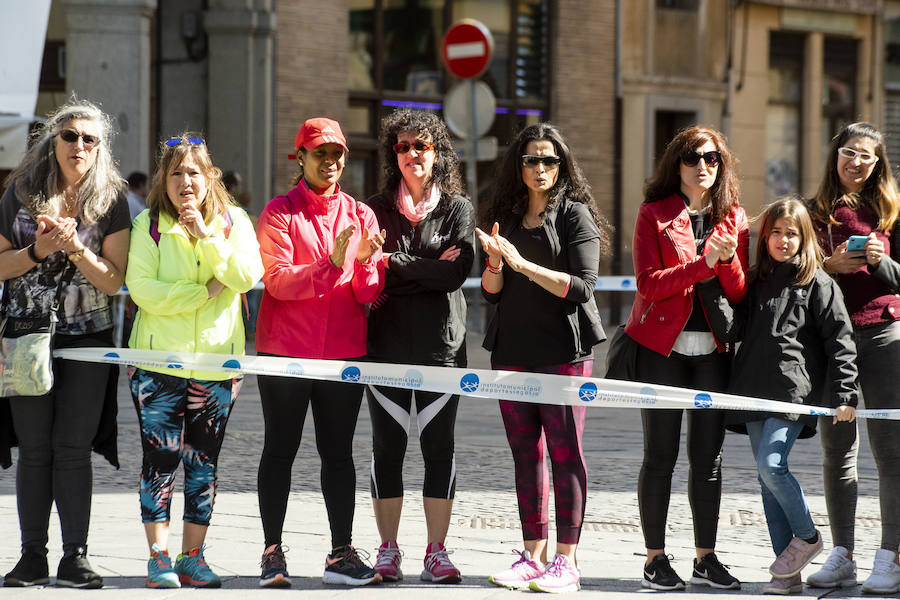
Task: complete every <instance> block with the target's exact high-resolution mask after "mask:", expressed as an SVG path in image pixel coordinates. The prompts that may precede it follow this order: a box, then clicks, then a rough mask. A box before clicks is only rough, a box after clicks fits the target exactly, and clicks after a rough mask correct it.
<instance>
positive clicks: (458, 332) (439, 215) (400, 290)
mask: <svg viewBox="0 0 900 600" xmlns="http://www.w3.org/2000/svg"><path fill="white" fill-rule="evenodd" d="M366 204H368V205H369V206H370V207H371V208H372V210H373V211H374V212H375V216H376V217H377V219H378V223H379V225H380V226H381V227H382V228H384V229H385V230H386V232H387V235H386V236H385V243H384V246H383V247H382V251H383V252H385V253H390V255H391V257H390V266H389V268H388V269H386V270H385V272H384V274H385V282H384V293H383V294H382V297H381V298H379V300H378V301H377V302H375V304H374V305H373V306H372V308H371V309H370V311H369V331H368V342H367V345H368V356H369V358H370V359H372V360H376V361H379V362H397V363H410V364H420V365H439V366H453V367H464V366H466V299H465V297H464V296H463V291H462V289H461V288H462V284H463V283H464V282H465V280H466V277H467V276H468V274H469V271H471V270H472V263H473V261H474V260H475V248H474V231H475V210H474V209H473V208H472V204H471V203H470V202H469V201H468V200H467V199H466V198H464V197H462V196H455V197H454V198H453V200H452V202H450V203H449V205H447V206H443V205H438V207H437V208H435V209H434V211H432V212H431V214H429V215H428V216H427V217H425V218H424V219H423V220H422V221H420V222H419V223H418V224H417V225H416V226H415V227H413V226H412V225H410V223H409V220H408V219H407V218H406V217H405V216H403V215H402V214H400V212H399V211H398V210H397V208H396V206H395V201H394V199H393V198H386V197H384V196H383V195H381V194H377V195H375V196H372V197H371V198H369V199H368V200H367V201H366ZM442 204H443V202H442ZM451 246H456V247H457V248H459V250H460V254H459V256H458V257H457V258H456V260H454V261H447V260H439V258H440V256H441V253H443V252H444V250H446V249H447V248H450V247H451Z"/></svg>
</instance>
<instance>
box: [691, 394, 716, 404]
mask: <svg viewBox="0 0 900 600" xmlns="http://www.w3.org/2000/svg"><path fill="white" fill-rule="evenodd" d="M694 406H696V407H697V408H709V407H710V406H712V397H711V396H710V395H709V394H707V393H706V392H704V393H702V394H697V395H696V396H694Z"/></svg>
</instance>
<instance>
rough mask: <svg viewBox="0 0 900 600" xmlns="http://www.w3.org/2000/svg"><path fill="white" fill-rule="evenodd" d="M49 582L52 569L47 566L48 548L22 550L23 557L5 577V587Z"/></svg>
mask: <svg viewBox="0 0 900 600" xmlns="http://www.w3.org/2000/svg"><path fill="white" fill-rule="evenodd" d="M48 583H50V569H49V568H48V567H47V549H46V548H44V549H42V550H35V549H33V548H25V549H24V550H22V558H20V559H19V562H18V563H16V566H15V567H13V570H12V571H10V572H9V573H7V574H6V576H5V577H4V578H3V586H4V587H29V586H32V585H47V584H48Z"/></svg>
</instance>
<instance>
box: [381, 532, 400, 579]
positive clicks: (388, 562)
mask: <svg viewBox="0 0 900 600" xmlns="http://www.w3.org/2000/svg"><path fill="white" fill-rule="evenodd" d="M401 560H403V552H401V551H400V547H399V546H398V545H397V542H393V541H388V542H384V543H383V544H381V546H379V547H378V557H377V558H376V559H375V570H376V571H378V572H379V573H381V579H382V580H383V581H400V580H401V579H403V571H401V570H400V561H401Z"/></svg>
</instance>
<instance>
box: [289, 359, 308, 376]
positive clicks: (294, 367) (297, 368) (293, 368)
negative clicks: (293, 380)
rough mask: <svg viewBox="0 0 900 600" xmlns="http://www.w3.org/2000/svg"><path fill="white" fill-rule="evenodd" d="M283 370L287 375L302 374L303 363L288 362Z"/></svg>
mask: <svg viewBox="0 0 900 600" xmlns="http://www.w3.org/2000/svg"><path fill="white" fill-rule="evenodd" d="M284 372H285V373H287V374H289V375H303V373H304V372H305V371H304V370H303V365H301V364H300V363H295V362H292V363H288V364H287V365H286V366H285V367H284Z"/></svg>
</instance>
